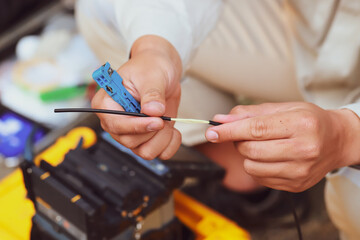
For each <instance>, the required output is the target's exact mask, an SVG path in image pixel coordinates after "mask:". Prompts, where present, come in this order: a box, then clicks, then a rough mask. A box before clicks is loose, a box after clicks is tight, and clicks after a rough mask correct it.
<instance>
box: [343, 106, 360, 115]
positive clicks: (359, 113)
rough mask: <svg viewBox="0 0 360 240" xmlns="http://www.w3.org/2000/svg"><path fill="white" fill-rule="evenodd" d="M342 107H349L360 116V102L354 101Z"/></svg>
mask: <svg viewBox="0 0 360 240" xmlns="http://www.w3.org/2000/svg"><path fill="white" fill-rule="evenodd" d="M341 108H347V109H349V110H351V111H353V112H354V113H355V114H356V115H358V116H359V117H360V103H352V104H349V105H345V106H343V107H341Z"/></svg>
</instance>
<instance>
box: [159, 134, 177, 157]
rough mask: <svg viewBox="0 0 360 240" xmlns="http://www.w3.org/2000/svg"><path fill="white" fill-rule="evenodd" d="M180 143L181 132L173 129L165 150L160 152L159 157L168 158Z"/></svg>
mask: <svg viewBox="0 0 360 240" xmlns="http://www.w3.org/2000/svg"><path fill="white" fill-rule="evenodd" d="M180 145H181V134H180V132H179V131H178V130H176V129H173V135H172V138H171V140H170V143H169V145H168V146H167V147H166V148H165V150H164V151H163V152H162V153H161V154H160V156H159V158H160V159H163V160H167V159H170V158H171V157H172V156H174V154H175V153H176V152H177V150H178V149H179V147H180Z"/></svg>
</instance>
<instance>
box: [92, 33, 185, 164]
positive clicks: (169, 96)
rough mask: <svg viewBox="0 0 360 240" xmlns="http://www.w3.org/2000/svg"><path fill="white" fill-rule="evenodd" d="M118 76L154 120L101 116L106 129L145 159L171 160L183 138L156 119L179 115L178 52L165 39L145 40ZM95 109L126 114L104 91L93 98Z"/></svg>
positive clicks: (143, 109) (139, 41) (141, 41)
mask: <svg viewBox="0 0 360 240" xmlns="http://www.w3.org/2000/svg"><path fill="white" fill-rule="evenodd" d="M117 72H118V73H119V74H120V76H121V77H122V78H123V85H124V87H125V88H126V89H127V90H128V91H129V92H130V93H131V95H132V96H134V98H135V99H136V100H138V101H139V102H140V103H141V112H142V113H145V114H147V115H150V116H154V117H149V118H137V117H126V116H116V115H107V114H98V116H99V118H100V121H101V126H102V128H103V129H104V130H105V131H107V132H109V133H110V134H111V136H112V137H113V138H114V139H115V140H116V141H118V142H119V143H121V144H122V145H124V146H126V147H128V148H130V149H132V151H133V152H134V153H135V154H137V155H139V156H140V157H142V158H144V159H148V160H150V159H154V158H155V157H160V158H162V159H168V158H170V157H171V156H172V155H173V154H175V152H176V151H177V149H178V148H179V146H180V143H181V135H180V133H179V132H178V131H177V130H176V129H175V128H173V123H171V122H164V121H163V120H162V119H160V118H157V117H156V116H162V115H166V116H171V117H175V116H176V114H177V109H178V106H179V101H180V81H179V80H180V77H181V72H182V69H181V60H180V57H179V55H178V53H177V51H176V50H175V48H174V47H173V46H172V45H171V44H170V43H169V42H168V41H166V40H165V39H163V38H161V37H157V36H150V35H149V36H144V37H141V38H139V39H138V40H137V41H136V42H135V43H134V44H133V47H132V50H131V59H130V60H129V61H128V62H127V63H125V64H124V65H122V66H121V67H120V68H119V69H118V70H117ZM92 107H93V108H103V109H114V110H123V108H122V107H121V106H120V105H119V104H118V103H116V102H115V101H113V100H112V98H111V97H110V96H109V95H108V94H107V93H106V92H105V91H104V90H103V89H101V90H99V91H98V93H97V94H96V95H95V97H94V98H93V100H92Z"/></svg>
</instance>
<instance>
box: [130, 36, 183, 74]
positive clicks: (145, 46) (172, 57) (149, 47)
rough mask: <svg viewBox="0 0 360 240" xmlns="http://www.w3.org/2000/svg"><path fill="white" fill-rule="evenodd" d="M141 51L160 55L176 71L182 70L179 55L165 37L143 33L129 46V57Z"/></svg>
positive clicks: (141, 52)
mask: <svg viewBox="0 0 360 240" xmlns="http://www.w3.org/2000/svg"><path fill="white" fill-rule="evenodd" d="M143 53H150V54H156V55H160V56H162V57H164V58H166V59H167V60H168V61H170V62H171V64H172V65H173V67H174V68H175V69H176V71H178V72H180V73H181V72H182V63H181V58H180V55H179V53H178V52H177V50H176V49H175V47H174V46H173V45H172V44H171V43H170V42H169V41H167V40H166V39H165V38H162V37H160V36H156V35H145V36H142V37H140V38H138V39H137V40H136V41H135V42H134V43H133V45H132V47H131V52H130V57H135V56H136V55H138V54H143Z"/></svg>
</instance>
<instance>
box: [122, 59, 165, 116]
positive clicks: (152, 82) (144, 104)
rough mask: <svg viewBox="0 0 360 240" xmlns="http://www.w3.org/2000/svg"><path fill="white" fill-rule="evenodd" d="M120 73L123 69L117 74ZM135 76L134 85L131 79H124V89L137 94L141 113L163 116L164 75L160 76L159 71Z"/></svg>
mask: <svg viewBox="0 0 360 240" xmlns="http://www.w3.org/2000/svg"><path fill="white" fill-rule="evenodd" d="M124 67H126V66H124ZM122 71H123V68H120V69H119V73H120V72H122ZM125 76H126V75H125ZM135 76H136V81H133V82H134V83H132V79H124V81H123V84H124V86H125V88H127V89H130V92H137V93H138V94H139V96H140V104H141V112H143V113H145V114H147V115H150V116H162V115H164V113H165V89H166V82H167V79H166V75H165V74H161V71H147V72H146V74H143V75H142V74H135ZM134 84H135V85H134ZM135 89H136V90H135Z"/></svg>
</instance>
